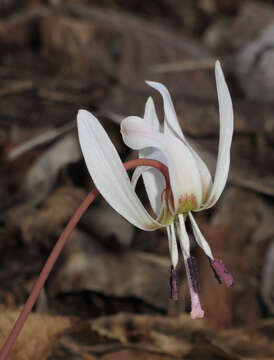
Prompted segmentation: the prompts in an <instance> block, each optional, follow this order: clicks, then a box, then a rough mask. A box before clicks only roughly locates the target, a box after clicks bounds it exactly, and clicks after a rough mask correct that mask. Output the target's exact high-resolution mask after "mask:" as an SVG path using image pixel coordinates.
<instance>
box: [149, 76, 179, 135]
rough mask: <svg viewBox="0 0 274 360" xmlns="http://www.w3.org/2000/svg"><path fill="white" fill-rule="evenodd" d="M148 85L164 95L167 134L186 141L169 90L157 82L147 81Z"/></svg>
mask: <svg viewBox="0 0 274 360" xmlns="http://www.w3.org/2000/svg"><path fill="white" fill-rule="evenodd" d="M146 83H147V84H148V85H149V86H151V87H153V88H154V89H156V90H158V91H159V92H160V94H161V95H162V98H163V102H164V111H165V123H164V127H165V130H164V131H165V133H166V134H169V135H171V134H172V135H173V136H174V135H175V136H176V137H178V138H179V139H184V135H183V132H182V129H181V127H180V124H179V122H178V118H177V115H176V112H175V109H174V106H173V102H172V99H171V96H170V94H169V91H168V89H167V88H166V87H165V86H164V85H163V84H161V83H158V82H155V81H146Z"/></svg>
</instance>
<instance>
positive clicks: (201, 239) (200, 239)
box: [188, 212, 213, 260]
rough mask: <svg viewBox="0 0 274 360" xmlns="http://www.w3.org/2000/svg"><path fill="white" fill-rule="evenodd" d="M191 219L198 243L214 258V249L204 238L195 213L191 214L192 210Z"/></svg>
mask: <svg viewBox="0 0 274 360" xmlns="http://www.w3.org/2000/svg"><path fill="white" fill-rule="evenodd" d="M188 215H189V219H190V222H191V225H192V229H193V234H194V237H195V240H196V241H197V244H198V245H199V246H200V247H201V248H202V249H203V250H204V252H205V253H206V255H207V256H208V257H209V258H210V259H212V260H213V255H212V251H211V249H210V246H209V244H208V242H207V241H206V239H205V238H204V236H203V234H202V233H201V231H200V229H199V227H198V225H197V223H196V221H195V219H194V217H193V215H192V214H191V212H189V214H188Z"/></svg>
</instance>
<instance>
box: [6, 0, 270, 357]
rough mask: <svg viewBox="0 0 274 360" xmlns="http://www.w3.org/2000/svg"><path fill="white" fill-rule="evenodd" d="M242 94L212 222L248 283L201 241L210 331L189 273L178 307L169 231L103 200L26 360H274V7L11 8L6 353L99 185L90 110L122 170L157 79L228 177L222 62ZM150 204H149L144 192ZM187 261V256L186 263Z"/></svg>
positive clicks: (216, 246)
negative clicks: (54, 255) (192, 300)
mask: <svg viewBox="0 0 274 360" xmlns="http://www.w3.org/2000/svg"><path fill="white" fill-rule="evenodd" d="M217 58H218V59H220V61H221V63H222V66H223V70H224V73H225V76H226V79H227V83H228V86H229V89H230V91H231V95H232V99H233V105H234V111H235V133H234V139H233V143H232V159H231V169H230V177H229V183H228V185H227V186H226V189H225V191H224V193H223V195H222V197H221V199H220V201H219V202H218V203H217V205H216V206H214V208H212V209H210V210H208V211H206V212H203V213H198V214H197V216H196V219H197V222H198V224H199V226H200V228H201V230H202V232H203V234H204V235H205V237H206V239H207V240H208V241H209V243H210V244H211V246H212V249H213V252H214V254H215V256H216V257H217V258H222V259H223V260H224V262H225V264H226V266H227V268H228V269H229V270H230V272H231V273H232V274H233V276H234V279H235V284H234V286H233V287H232V288H230V289H226V288H225V287H224V286H221V285H219V284H218V283H217V282H216V280H215V279H214V276H213V274H212V271H211V269H210V267H209V264H208V260H207V258H206V257H205V256H204V254H203V253H202V251H201V250H200V249H198V248H197V247H196V246H195V244H194V243H193V248H192V254H193V255H194V256H195V257H196V258H197V263H198V268H199V276H200V285H201V301H202V306H203V308H204V310H205V312H206V316H205V318H204V320H201V321H200V320H195V321H193V320H191V319H190V315H189V310H190V304H189V295H188V290H187V287H186V278H185V273H184V269H183V266H182V265H180V266H179V283H180V299H179V302H177V303H176V304H174V303H172V302H171V301H170V300H169V291H170V290H169V269H170V259H169V253H168V243H167V238H166V233H165V231H157V232H142V231H139V230H137V229H135V228H134V227H133V226H132V225H130V224H129V223H127V222H126V221H125V220H124V219H123V218H121V217H120V216H119V215H118V214H117V213H115V212H114V211H113V210H112V209H111V208H110V207H109V206H108V204H106V203H105V202H104V200H103V199H101V198H100V199H98V200H97V201H96V202H95V204H94V205H92V206H91V207H90V209H89V210H88V211H87V212H86V214H85V215H84V217H83V219H82V220H81V221H80V224H79V226H78V227H77V229H76V230H75V231H74V233H73V235H72V236H71V239H70V240H69V242H68V244H67V245H66V247H65V250H64V251H63V253H62V255H61V257H60V259H59V260H58V262H57V264H56V266H55V268H54V271H53V273H52V274H51V276H50V278H49V280H48V282H47V283H46V286H45V288H44V289H43V291H42V294H41V296H40V299H39V301H38V303H37V305H36V307H35V310H34V313H33V314H32V315H31V317H30V319H29V320H28V323H27V325H26V327H25V330H24V332H23V334H22V335H21V338H20V339H19V341H18V342H17V345H16V348H15V351H14V353H13V355H12V356H11V359H32V360H33V359H37V360H41V359H51V360H54V359H56V360H57V359H80V360H82V359H91V360H95V359H99V358H100V359H102V360H107V359H109V360H115V359H120V360H122V359H142V360H144V359H145V360H146V359H150V360H151V359H152V360H160V359H235V360H240V359H265V360H266V359H273V358H274V345H273V342H272V339H273V336H274V320H273V313H274V282H273V278H274V242H273V237H274V224H273V222H274V201H273V196H274V4H273V2H272V1H249V0H197V1H191V0H158V1H152V0H149V1H137V0H132V1H125V0H101V1H100V0H97V1H96V0H95V1H88V0H77V1H76V0H75V1H74V0H51V1H50V0H48V1H42V0H25V1H24V0H21V1H20V0H18V1H16V0H0V79H1V81H0V149H1V157H0V161H1V166H0V171H1V176H0V195H1V202H0V208H1V213H0V238H1V240H0V250H1V251H0V264H1V266H0V302H1V311H0V343H3V341H4V339H5V337H6V336H7V334H8V331H9V329H10V327H11V325H12V324H13V322H14V320H15V319H16V317H17V316H18V311H19V308H20V306H21V305H22V304H23V303H24V302H25V300H26V298H27V295H28V294H29V292H30V290H31V288H32V286H33V284H34V282H35V280H36V279H37V276H38V274H39V272H40V270H41V268H42V266H43V264H44V262H45V260H46V259H47V257H48V255H49V253H50V251H51V249H52V247H53V245H54V244H55V242H56V239H57V237H58V235H59V234H60V233H61V232H62V229H63V228H64V226H65V224H66V222H67V221H68V220H69V218H70V217H71V216H72V214H73V213H74V211H75V210H76V208H77V207H78V205H79V204H80V202H81V201H82V200H83V199H84V197H85V195H86V194H87V192H88V190H89V189H91V187H92V181H91V179H90V177H89V175H88V172H87V170H86V167H85V164H84V161H83V158H82V154H81V152H80V148H79V144H78V138H77V129H76V121H75V120H76V114H77V111H78V109H80V108H84V109H87V110H89V111H92V112H93V114H94V115H96V116H97V117H98V118H99V119H100V121H101V122H102V124H103V126H104V127H105V129H106V130H107V132H108V134H109V136H110V137H111V140H112V141H113V143H114V144H115V146H116V148H117V150H118V151H119V154H120V156H121V158H122V159H123V161H126V160H129V159H133V158H135V157H136V153H134V152H132V151H130V150H129V149H128V148H126V147H125V145H123V143H122V141H121V136H120V132H119V123H120V121H121V120H122V119H123V117H125V116H128V115H140V116H142V115H143V111H144V105H145V101H146V99H147V97H148V96H150V95H152V96H153V98H154V100H155V101H156V104H157V112H158V114H159V117H160V119H163V110H162V102H161V98H160V97H159V95H158V94H156V92H154V91H153V90H152V89H151V88H149V87H148V86H146V85H145V82H144V81H145V80H155V81H160V82H163V83H164V84H165V85H166V86H167V87H168V89H169V90H170V92H171V94H172V97H173V100H174V104H175V108H176V111H177V114H178V117H179V120H180V123H181V125H182V128H183V130H184V132H185V134H186V136H187V137H188V138H189V139H190V140H191V142H192V143H193V145H194V147H196V148H198V149H199V151H200V154H201V156H202V158H203V159H204V160H205V162H206V163H207V164H208V166H209V167H210V169H211V170H212V174H214V170H215V161H216V156H217V148H218V134H219V115H218V106H217V96H216V87H215V79H214V63H215V60H216V59H217ZM137 192H138V194H139V195H140V196H141V198H142V199H143V201H144V203H145V204H147V205H148V202H147V198H146V197H145V193H144V189H143V185H142V183H141V182H140V183H139V184H138V189H137ZM181 263H182V261H181Z"/></svg>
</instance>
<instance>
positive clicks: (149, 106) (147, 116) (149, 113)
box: [144, 97, 160, 131]
mask: <svg viewBox="0 0 274 360" xmlns="http://www.w3.org/2000/svg"><path fill="white" fill-rule="evenodd" d="M144 120H145V121H146V122H147V123H148V124H149V125H150V126H151V127H152V129H154V130H156V131H160V122H159V119H158V116H157V114H156V110H155V105H154V102H153V99H152V97H149V98H148V99H147V102H146V105H145V113H144Z"/></svg>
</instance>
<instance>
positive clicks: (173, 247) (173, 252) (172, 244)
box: [166, 223, 179, 269]
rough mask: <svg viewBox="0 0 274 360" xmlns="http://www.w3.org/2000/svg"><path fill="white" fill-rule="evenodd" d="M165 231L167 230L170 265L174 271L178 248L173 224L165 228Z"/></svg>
mask: <svg viewBox="0 0 274 360" xmlns="http://www.w3.org/2000/svg"><path fill="white" fill-rule="evenodd" d="M166 229H167V237H168V247H169V253H170V257H171V263H172V266H173V267H174V269H175V268H176V266H177V264H178V259H179V254H178V246H177V241H176V235H175V229H174V223H171V225H169V226H167V228H166Z"/></svg>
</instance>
